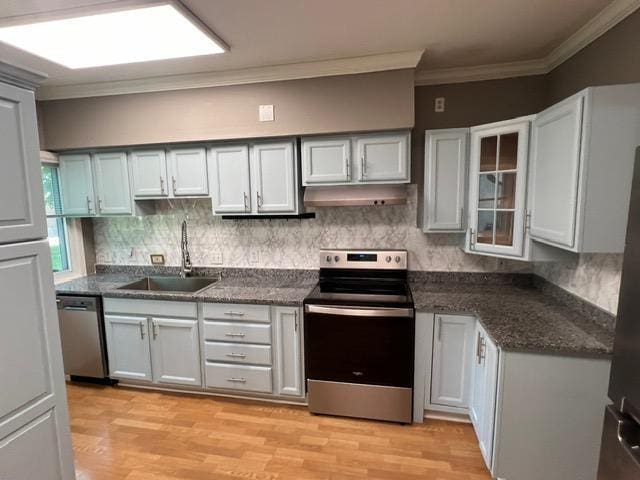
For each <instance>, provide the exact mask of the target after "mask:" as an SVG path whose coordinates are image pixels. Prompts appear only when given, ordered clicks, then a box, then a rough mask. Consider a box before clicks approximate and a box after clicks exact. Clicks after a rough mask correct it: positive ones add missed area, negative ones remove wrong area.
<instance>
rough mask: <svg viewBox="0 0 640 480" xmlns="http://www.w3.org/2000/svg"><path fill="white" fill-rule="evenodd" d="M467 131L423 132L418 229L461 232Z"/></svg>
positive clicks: (427, 231)
mask: <svg viewBox="0 0 640 480" xmlns="http://www.w3.org/2000/svg"><path fill="white" fill-rule="evenodd" d="M468 137H469V129H468V128H456V129H445V130H427V131H426V132H425V152H424V158H425V169H424V188H423V192H422V198H421V205H420V208H421V209H422V210H421V212H422V214H421V215H419V217H418V223H419V226H420V227H421V228H422V231H423V232H425V233H429V232H464V230H465V211H466V205H465V201H466V197H467V195H466V191H467V163H468V159H469V152H468V149H467V145H468V141H467V139H468Z"/></svg>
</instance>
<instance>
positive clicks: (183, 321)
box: [104, 298, 202, 386]
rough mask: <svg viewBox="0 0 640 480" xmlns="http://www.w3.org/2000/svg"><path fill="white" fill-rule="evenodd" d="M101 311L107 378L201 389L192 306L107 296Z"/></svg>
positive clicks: (198, 353) (196, 328)
mask: <svg viewBox="0 0 640 480" xmlns="http://www.w3.org/2000/svg"><path fill="white" fill-rule="evenodd" d="M104 310H105V317H104V318H105V329H106V333H107V351H108V355H109V376H110V377H111V378H114V379H121V380H137V381H142V382H153V383H156V384H170V385H191V386H201V385H202V376H201V373H200V371H201V367H200V341H199V334H198V320H197V315H196V312H197V309H196V304H195V303H187V302H165V301H154V300H130V299H111V298H105V299H104ZM163 314H165V315H171V317H168V316H162V315H163ZM189 317H191V318H189Z"/></svg>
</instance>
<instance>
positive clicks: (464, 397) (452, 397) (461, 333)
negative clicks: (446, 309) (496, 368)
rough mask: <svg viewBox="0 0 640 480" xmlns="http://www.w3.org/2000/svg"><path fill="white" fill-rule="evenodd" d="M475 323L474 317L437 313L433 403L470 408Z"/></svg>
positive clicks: (432, 380)
mask: <svg viewBox="0 0 640 480" xmlns="http://www.w3.org/2000/svg"><path fill="white" fill-rule="evenodd" d="M475 325H476V319H475V318H474V317H467V316H461V315H436V316H435V332H434V337H433V364H432V374H431V403H433V404H437V405H447V406H450V407H459V408H468V406H469V397H470V393H469V391H470V389H471V370H472V368H473V350H474V349H473V339H474V333H475Z"/></svg>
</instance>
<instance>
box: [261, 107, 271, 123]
mask: <svg viewBox="0 0 640 480" xmlns="http://www.w3.org/2000/svg"><path fill="white" fill-rule="evenodd" d="M258 119H259V120H260V121H261V122H273V120H274V115H273V105H260V106H259V107H258Z"/></svg>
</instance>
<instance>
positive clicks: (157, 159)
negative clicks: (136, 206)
mask: <svg viewBox="0 0 640 480" xmlns="http://www.w3.org/2000/svg"><path fill="white" fill-rule="evenodd" d="M130 155H131V172H132V182H133V195H134V197H135V198H144V197H166V196H168V195H169V189H168V187H167V185H168V182H167V160H166V155H165V152H164V150H134V151H133V152H131V154H130Z"/></svg>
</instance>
